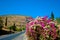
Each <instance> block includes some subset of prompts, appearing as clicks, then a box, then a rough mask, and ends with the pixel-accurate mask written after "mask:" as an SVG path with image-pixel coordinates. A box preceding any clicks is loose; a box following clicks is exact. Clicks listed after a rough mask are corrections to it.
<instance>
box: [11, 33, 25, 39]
mask: <svg viewBox="0 0 60 40" xmlns="http://www.w3.org/2000/svg"><path fill="white" fill-rule="evenodd" d="M12 40H26V37H25V33H23V34H21V35H19V36H17V37H16V38H14V39H12Z"/></svg>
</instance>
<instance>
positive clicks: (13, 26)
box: [9, 23, 16, 31]
mask: <svg viewBox="0 0 60 40" xmlns="http://www.w3.org/2000/svg"><path fill="white" fill-rule="evenodd" d="M9 29H10V31H11V30H13V31H16V26H15V23H14V24H13V25H12V26H10V27H9Z"/></svg>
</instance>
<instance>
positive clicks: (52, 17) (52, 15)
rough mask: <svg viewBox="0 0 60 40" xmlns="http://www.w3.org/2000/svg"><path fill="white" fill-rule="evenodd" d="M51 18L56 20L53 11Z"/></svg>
mask: <svg viewBox="0 0 60 40" xmlns="http://www.w3.org/2000/svg"><path fill="white" fill-rule="evenodd" d="M51 19H52V20H54V14H53V12H51Z"/></svg>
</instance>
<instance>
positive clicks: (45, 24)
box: [26, 16, 58, 40]
mask: <svg viewBox="0 0 60 40" xmlns="http://www.w3.org/2000/svg"><path fill="white" fill-rule="evenodd" d="M26 35H27V37H28V40H55V39H56V38H57V37H58V33H57V28H56V27H55V23H54V21H52V20H51V19H48V18H47V16H45V17H43V18H42V17H38V18H37V19H35V20H32V21H31V22H29V23H27V24H26Z"/></svg>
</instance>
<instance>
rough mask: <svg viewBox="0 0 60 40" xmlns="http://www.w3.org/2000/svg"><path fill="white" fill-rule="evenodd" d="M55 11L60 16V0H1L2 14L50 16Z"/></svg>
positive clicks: (0, 13)
mask: <svg viewBox="0 0 60 40" xmlns="http://www.w3.org/2000/svg"><path fill="white" fill-rule="evenodd" d="M52 11H53V13H54V15H55V17H60V0H0V15H6V14H19V15H26V16H32V17H33V18H35V17H36V16H49V17H50V14H51V12H52Z"/></svg>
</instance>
